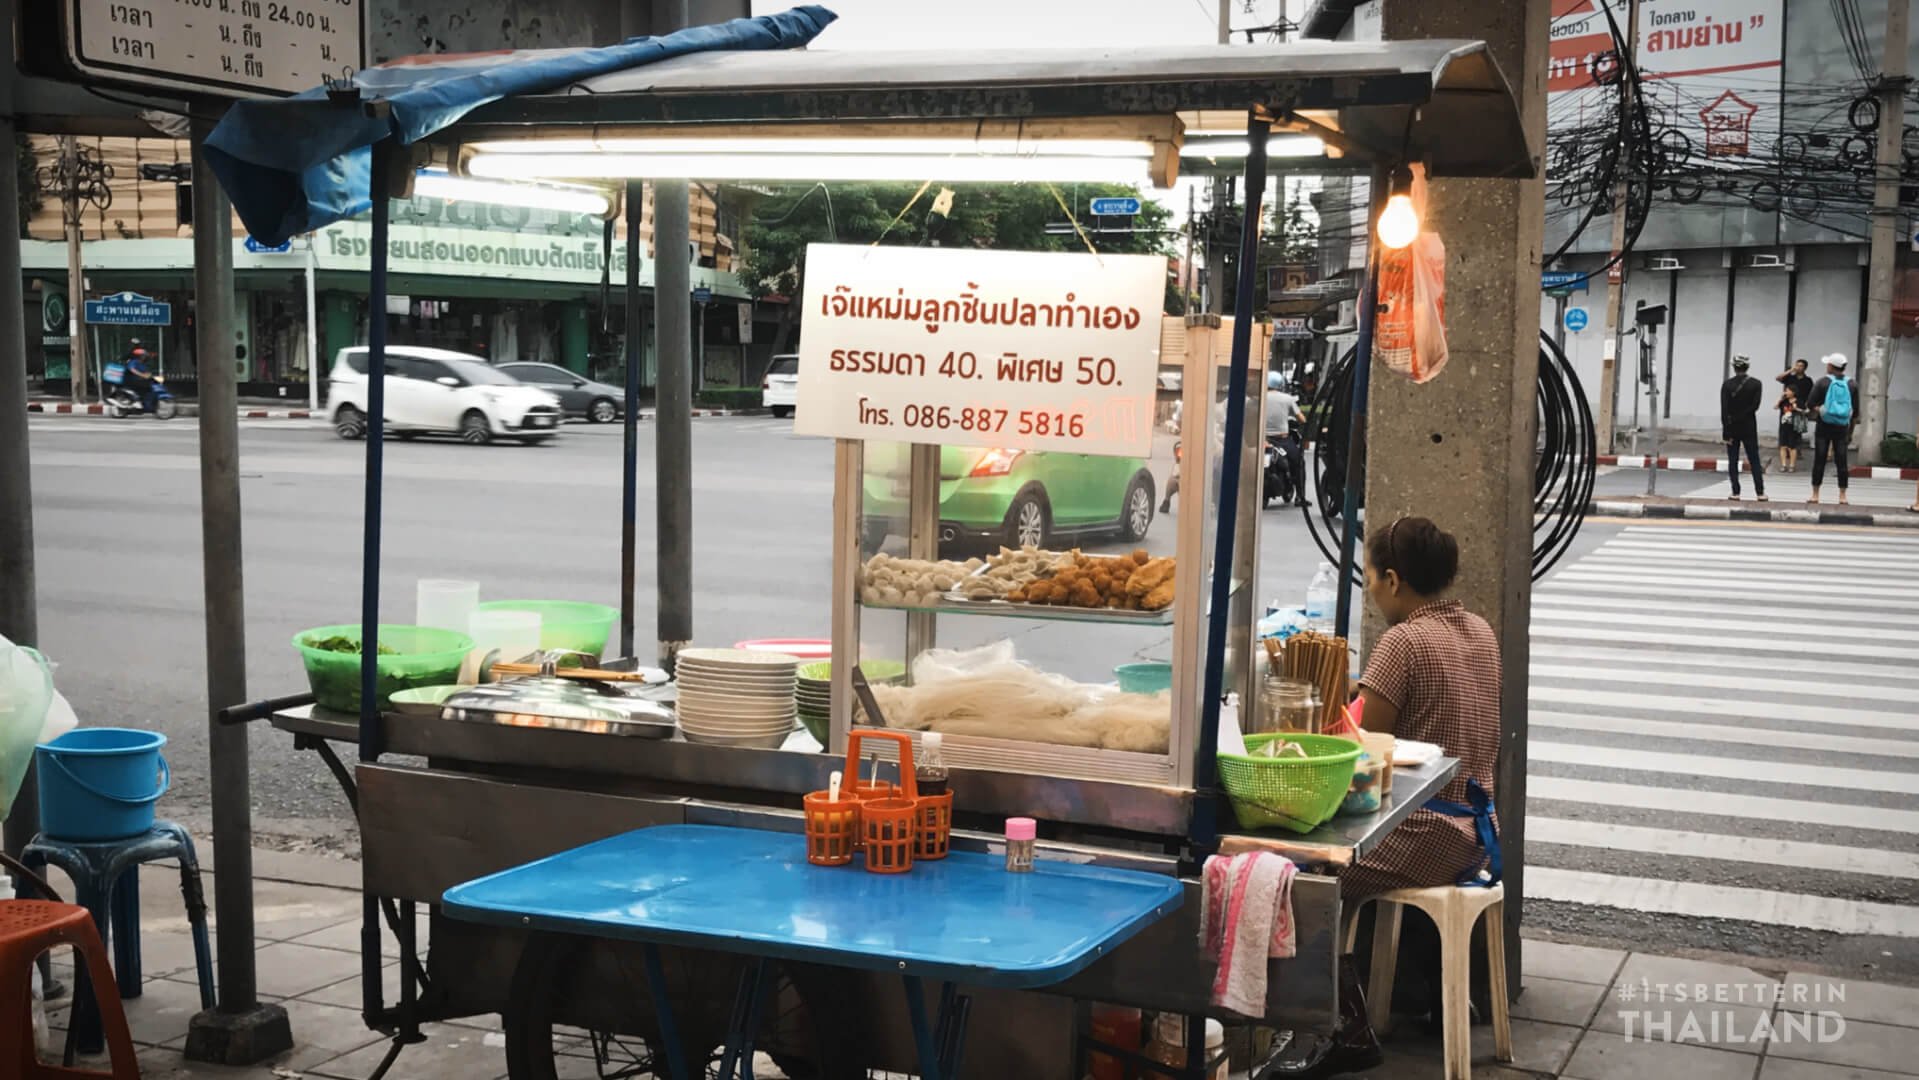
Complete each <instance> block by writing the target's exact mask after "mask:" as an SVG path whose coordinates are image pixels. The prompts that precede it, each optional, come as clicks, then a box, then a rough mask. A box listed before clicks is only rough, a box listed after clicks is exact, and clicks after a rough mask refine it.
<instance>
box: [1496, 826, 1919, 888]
mask: <svg viewBox="0 0 1919 1080" xmlns="http://www.w3.org/2000/svg"><path fill="white" fill-rule="evenodd" d="M1526 841H1527V843H1529V844H1532V843H1537V844H1564V845H1566V846H1568V847H1588V848H1605V849H1607V850H1610V851H1627V852H1632V853H1634V854H1637V855H1660V856H1664V857H1668V858H1684V859H1720V860H1724V861H1727V862H1743V863H1756V864H1759V865H1762V866H1797V867H1802V868H1804V869H1807V870H1822V871H1825V872H1828V873H1833V874H1864V875H1871V876H1874V877H1889V878H1902V879H1908V880H1912V879H1919V855H1914V854H1911V853H1909V852H1904V851H1882V850H1880V849H1878V848H1855V847H1841V846H1839V845H1836V844H1817V843H1809V842H1807V841H1803V840H1776V839H1773V838H1771V837H1763V836H1727V835H1724V834H1720V833H1701V832H1689V831H1686V830H1682V829H1666V828H1648V827H1646V826H1643V825H1616V824H1613V823H1611V822H1605V821H1574V820H1568V819H1566V818H1555V817H1532V816H1528V817H1527V818H1526ZM1533 872H1534V871H1533V870H1532V869H1528V871H1527V875H1528V881H1529V882H1530V881H1531V880H1532V878H1531V875H1532V873H1533ZM1529 891H1530V890H1529Z"/></svg>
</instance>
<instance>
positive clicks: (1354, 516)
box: [1333, 169, 1389, 640]
mask: <svg viewBox="0 0 1919 1080" xmlns="http://www.w3.org/2000/svg"><path fill="white" fill-rule="evenodd" d="M1388 180H1389V178H1388V174H1387V173H1386V171H1385V170H1383V169H1374V170H1373V181H1372V183H1371V184H1370V185H1368V203H1369V205H1368V206H1367V209H1366V224H1365V230H1366V280H1365V281H1364V282H1363V283H1361V285H1360V287H1359V340H1358V341H1357V342H1356V343H1355V346H1354V349H1353V406H1352V417H1351V419H1349V420H1348V421H1347V422H1346V432H1347V435H1346V490H1345V494H1344V496H1343V498H1342V500H1341V502H1340V506H1341V507H1342V509H1341V510H1340V512H1339V603H1338V605H1337V606H1336V607H1334V609H1333V633H1334V634H1336V635H1338V636H1339V637H1347V636H1348V634H1347V632H1348V631H1349V630H1351V629H1352V625H1353V585H1352V582H1353V568H1354V567H1355V566H1357V565H1358V559H1359V553H1358V550H1357V549H1358V546H1359V537H1360V531H1361V530H1360V522H1359V503H1360V499H1361V498H1362V497H1363V496H1364V494H1365V490H1364V488H1363V487H1362V486H1361V481H1362V480H1363V474H1362V466H1363V463H1364V462H1365V460H1366V398H1367V396H1368V391H1369V390H1370V388H1371V386H1372V382H1373V323H1374V321H1375V317H1376V316H1377V314H1378V309H1379V258H1378V254H1377V253H1376V252H1375V251H1374V249H1373V236H1372V233H1373V221H1374V220H1375V219H1376V218H1377V217H1378V215H1379V209H1380V207H1382V206H1384V205H1385V204H1386V195H1387V190H1386V189H1387V188H1388V186H1389V182H1388ZM1349 640H1350V638H1349Z"/></svg>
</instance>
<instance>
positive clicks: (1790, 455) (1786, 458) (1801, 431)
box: [1772, 386, 1806, 472]
mask: <svg viewBox="0 0 1919 1080" xmlns="http://www.w3.org/2000/svg"><path fill="white" fill-rule="evenodd" d="M1772 407H1773V408H1774V409H1776V410H1778V412H1779V471H1780V472H1797V471H1798V469H1799V448H1800V447H1802V446H1804V445H1805V443H1806V410H1805V409H1803V408H1801V407H1800V399H1799V395H1798V394H1796V393H1794V392H1793V389H1792V387H1790V386H1788V387H1786V388H1785V389H1784V390H1782V391H1780V393H1779V400H1778V401H1776V402H1774V403H1773V406H1772Z"/></svg>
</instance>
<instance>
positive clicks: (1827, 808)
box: [1526, 776, 1919, 873]
mask: <svg viewBox="0 0 1919 1080" xmlns="http://www.w3.org/2000/svg"><path fill="white" fill-rule="evenodd" d="M1526 796H1527V798H1528V799H1551V800H1555V801H1560V802H1574V803H1588V804H1591V805H1594V806H1623V807H1629V808H1632V809H1635V810H1668V811H1671V812H1673V813H1676V814H1712V815H1716V816H1718V817H1735V818H1754V819H1757V820H1759V821H1763V822H1773V821H1800V822H1804V823H1806V824H1808V825H1826V826H1830V827H1832V828H1837V829H1873V830H1877V831H1879V832H1896V833H1916V834H1919V811H1914V810H1893V809H1889V808H1887V807H1883V806H1859V805H1856V804H1851V803H1827V802H1814V801H1812V800H1808V799H1781V798H1777V797H1775V796H1771V795H1738V794H1733V793H1731V792H1725V791H1701V790H1697V789H1694V788H1669V787H1653V786H1650V785H1647V784H1622V783H1619V782H1618V781H1613V780H1577V779H1574V778H1572V777H1567V776H1529V777H1527V778H1526ZM1527 872H1528V873H1531V870H1530V869H1528V871H1527Z"/></svg>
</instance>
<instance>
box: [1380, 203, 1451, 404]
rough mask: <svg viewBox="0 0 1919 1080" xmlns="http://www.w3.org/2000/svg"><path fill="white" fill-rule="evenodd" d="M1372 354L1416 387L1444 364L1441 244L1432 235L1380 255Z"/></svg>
mask: <svg viewBox="0 0 1919 1080" xmlns="http://www.w3.org/2000/svg"><path fill="white" fill-rule="evenodd" d="M1373 351H1374V352H1375V353H1377V354H1378V356H1379V358H1380V359H1382V360H1384V361H1385V362H1386V366H1387V367H1388V368H1391V369H1392V370H1394V371H1396V372H1398V373H1399V374H1401V375H1404V376H1406V377H1407V378H1409V379H1411V380H1412V381H1414V382H1416V383H1423V382H1428V381H1431V380H1432V379H1433V378H1434V377H1435V376H1437V375H1438V374H1439V372H1440V370H1441V369H1442V368H1444V367H1445V366H1446V243H1445V241H1443V240H1441V239H1440V238H1439V237H1438V236H1437V235H1436V234H1434V233H1426V232H1423V233H1420V234H1419V237H1418V239H1416V240H1414V241H1413V242H1412V244H1411V245H1410V246H1408V247H1405V248H1403V249H1401V250H1398V251H1386V252H1384V253H1383V254H1381V255H1380V259H1379V311H1378V314H1377V315H1376V316H1375V318H1374V321H1373Z"/></svg>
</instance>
